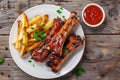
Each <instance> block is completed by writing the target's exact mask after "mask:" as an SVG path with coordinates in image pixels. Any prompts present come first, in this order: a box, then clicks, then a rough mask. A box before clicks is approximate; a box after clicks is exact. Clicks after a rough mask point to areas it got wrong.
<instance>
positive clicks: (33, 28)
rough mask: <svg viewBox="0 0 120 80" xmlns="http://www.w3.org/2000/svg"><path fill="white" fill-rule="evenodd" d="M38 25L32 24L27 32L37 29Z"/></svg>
mask: <svg viewBox="0 0 120 80" xmlns="http://www.w3.org/2000/svg"><path fill="white" fill-rule="evenodd" d="M37 26H38V25H37V24H34V25H33V26H30V27H29V28H28V29H27V32H28V33H29V34H30V33H31V32H33V31H34V30H35V29H36V27H37Z"/></svg>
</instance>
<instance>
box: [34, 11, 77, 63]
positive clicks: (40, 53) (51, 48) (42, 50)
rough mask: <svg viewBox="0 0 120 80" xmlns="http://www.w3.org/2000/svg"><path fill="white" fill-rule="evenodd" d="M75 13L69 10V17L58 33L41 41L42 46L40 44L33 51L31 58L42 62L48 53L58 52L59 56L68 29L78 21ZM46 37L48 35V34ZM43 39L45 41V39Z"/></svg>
mask: <svg viewBox="0 0 120 80" xmlns="http://www.w3.org/2000/svg"><path fill="white" fill-rule="evenodd" d="M76 15H77V14H76V12H71V15H70V17H69V19H68V20H67V21H66V23H65V24H64V25H63V26H62V28H61V29H60V30H58V33H56V34H55V35H54V36H52V37H50V40H48V41H49V42H47V43H46V42H45V43H43V44H42V45H43V46H42V47H41V46H40V47H39V48H38V49H37V50H35V51H33V53H32V58H33V59H34V60H36V61H39V62H43V61H44V60H45V59H46V58H47V57H48V55H49V54H50V53H52V54H53V53H54V54H58V55H60V56H61V55H62V50H63V45H64V42H65V40H66V38H67V36H68V34H69V33H70V31H71V30H72V29H73V27H74V26H75V25H76V24H77V23H78V19H77V18H76ZM47 37H49V35H48V36H47ZM45 41H47V39H46V40H45Z"/></svg>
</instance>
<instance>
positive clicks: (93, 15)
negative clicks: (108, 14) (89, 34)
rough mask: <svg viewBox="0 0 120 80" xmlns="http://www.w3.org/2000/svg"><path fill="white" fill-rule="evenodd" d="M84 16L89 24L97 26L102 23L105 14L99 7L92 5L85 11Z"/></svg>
mask: <svg viewBox="0 0 120 80" xmlns="http://www.w3.org/2000/svg"><path fill="white" fill-rule="evenodd" d="M83 16H84V19H85V21H86V22H87V23H88V24H91V25H96V24H98V23H100V22H101V20H102V18H103V12H102V10H101V9H100V8H99V7H98V6H95V5H91V6H88V7H87V8H86V9H85V11H84V14H83Z"/></svg>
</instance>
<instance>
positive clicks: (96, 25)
mask: <svg viewBox="0 0 120 80" xmlns="http://www.w3.org/2000/svg"><path fill="white" fill-rule="evenodd" d="M91 5H94V6H97V7H99V8H100V9H101V11H102V13H103V18H102V20H101V21H100V22H99V23H98V24H95V25H91V24H89V23H88V22H86V21H85V19H84V11H85V10H86V8H88V7H89V6H91ZM82 19H83V21H84V23H85V24H86V25H87V26H89V27H98V26H100V25H101V24H102V23H103V21H104V20H105V12H104V10H103V8H102V7H101V6H100V5H98V4H96V3H89V4H87V5H86V6H85V7H84V8H83V10H82Z"/></svg>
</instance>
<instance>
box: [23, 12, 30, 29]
mask: <svg viewBox="0 0 120 80" xmlns="http://www.w3.org/2000/svg"><path fill="white" fill-rule="evenodd" d="M22 18H23V25H24V27H26V28H29V23H28V18H27V15H26V14H25V13H23V14H22Z"/></svg>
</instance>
